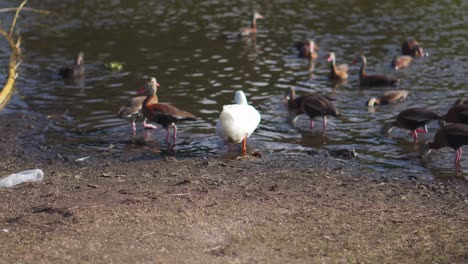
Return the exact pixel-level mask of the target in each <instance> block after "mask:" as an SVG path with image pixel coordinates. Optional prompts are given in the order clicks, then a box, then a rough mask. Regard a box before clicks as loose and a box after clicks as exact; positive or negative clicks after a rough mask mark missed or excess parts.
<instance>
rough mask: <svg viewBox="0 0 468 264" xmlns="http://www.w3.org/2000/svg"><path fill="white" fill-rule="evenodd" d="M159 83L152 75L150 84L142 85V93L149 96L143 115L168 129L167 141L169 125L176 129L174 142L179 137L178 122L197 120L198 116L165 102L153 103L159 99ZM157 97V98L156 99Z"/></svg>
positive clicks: (144, 104)
mask: <svg viewBox="0 0 468 264" xmlns="http://www.w3.org/2000/svg"><path fill="white" fill-rule="evenodd" d="M158 86H159V83H158V81H157V80H156V78H155V77H152V78H151V80H150V81H149V83H148V85H145V86H144V87H142V88H141V89H140V91H139V93H140V94H145V95H146V96H147V97H146V99H145V100H144V101H143V108H142V112H143V116H144V117H146V118H147V119H148V120H149V121H151V122H154V123H157V124H160V125H161V126H162V127H164V129H166V130H167V135H166V141H168V142H169V126H172V127H173V129H174V134H173V139H174V144H175V142H176V139H177V127H176V125H175V123H176V122H179V121H184V120H192V121H195V120H196V118H195V116H194V115H193V114H191V113H189V112H186V111H183V110H180V109H179V108H177V107H175V106H172V105H170V104H165V103H159V102H158V103H152V101H153V100H157V96H156V92H157V90H158ZM155 97H156V99H155Z"/></svg>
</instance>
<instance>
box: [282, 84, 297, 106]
mask: <svg viewBox="0 0 468 264" xmlns="http://www.w3.org/2000/svg"><path fill="white" fill-rule="evenodd" d="M295 96H296V93H295V92H294V88H293V87H292V86H291V87H288V88H286V90H285V91H284V97H283V101H284V102H285V103H287V102H289V101H291V100H294V97H295Z"/></svg>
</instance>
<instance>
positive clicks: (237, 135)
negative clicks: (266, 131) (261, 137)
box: [216, 91, 261, 155]
mask: <svg viewBox="0 0 468 264" xmlns="http://www.w3.org/2000/svg"><path fill="white" fill-rule="evenodd" d="M234 101H235V102H236V104H231V105H225V106H223V111H222V112H221V114H220V115H219V119H218V122H217V124H216V132H217V133H218V135H219V136H220V137H221V138H222V139H224V140H225V141H226V142H229V143H240V142H242V153H243V154H244V155H245V154H246V152H247V148H246V142H247V138H248V137H250V135H251V134H252V133H253V132H254V130H255V129H256V128H257V126H258V124H260V119H261V117H260V113H259V112H258V111H257V110H256V109H255V108H254V107H253V106H251V105H249V104H248V103H247V98H246V97H245V94H244V92H242V91H237V92H236V93H235V96H234Z"/></svg>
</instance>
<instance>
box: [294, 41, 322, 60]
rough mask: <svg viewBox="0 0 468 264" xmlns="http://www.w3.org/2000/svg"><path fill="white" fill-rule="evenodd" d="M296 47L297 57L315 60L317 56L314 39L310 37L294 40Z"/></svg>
mask: <svg viewBox="0 0 468 264" xmlns="http://www.w3.org/2000/svg"><path fill="white" fill-rule="evenodd" d="M296 49H297V50H298V51H299V54H298V56H299V58H306V59H310V60H316V59H317V58H318V53H317V51H318V46H317V45H316V44H315V41H313V40H311V39H308V40H306V41H300V42H296Z"/></svg>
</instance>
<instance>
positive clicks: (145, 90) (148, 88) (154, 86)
mask: <svg viewBox="0 0 468 264" xmlns="http://www.w3.org/2000/svg"><path fill="white" fill-rule="evenodd" d="M158 86H159V83H158V81H157V80H156V77H151V78H150V79H149V81H148V82H147V83H146V84H145V85H144V86H143V87H141V88H140V90H138V94H139V95H151V94H156V92H157V91H158Z"/></svg>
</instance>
